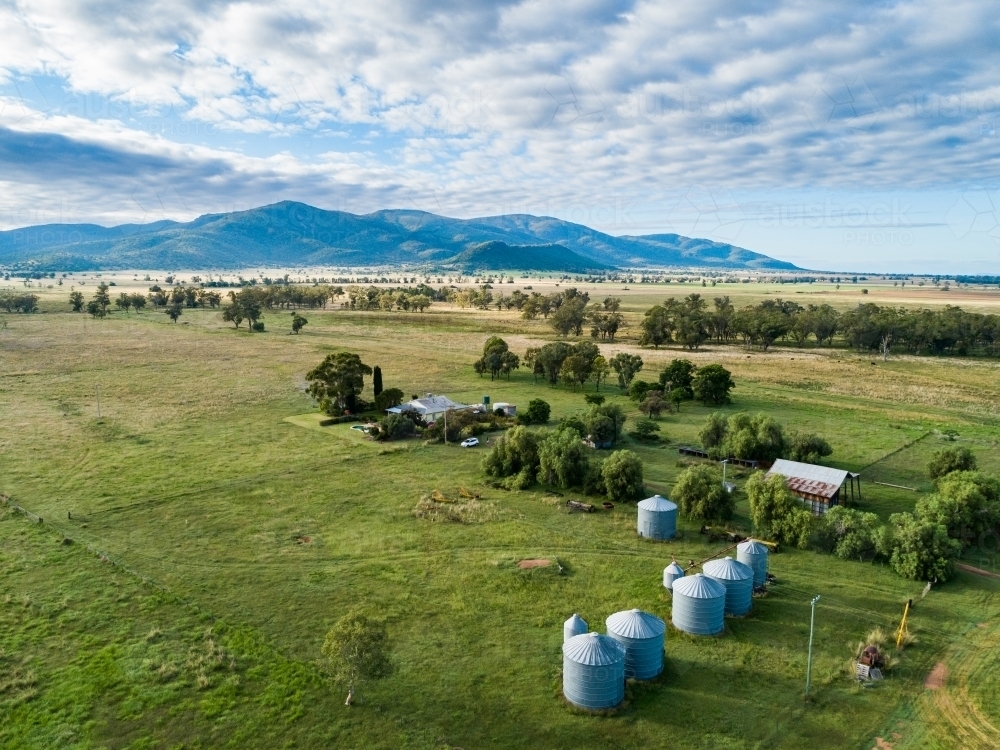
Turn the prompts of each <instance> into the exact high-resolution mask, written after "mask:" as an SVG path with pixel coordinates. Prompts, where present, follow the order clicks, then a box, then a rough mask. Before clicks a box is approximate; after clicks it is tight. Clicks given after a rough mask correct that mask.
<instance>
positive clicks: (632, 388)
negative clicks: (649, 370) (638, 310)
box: [612, 355, 736, 418]
mask: <svg viewBox="0 0 1000 750" xmlns="http://www.w3.org/2000/svg"><path fill="white" fill-rule="evenodd" d="M618 356H619V357H620V356H622V355H618ZM625 356H628V355H625ZM615 359H617V357H615ZM615 364H616V363H615V361H614V359H613V360H612V366H614V365H615ZM638 364H639V367H640V368H641V367H642V361H641V360H639V362H638ZM618 381H619V385H623V384H624V383H625V382H626V381H625V378H624V377H623V376H622V375H621V374H619V378H618ZM626 387H627V388H628V394H629V396H630V397H631V398H632V400H633V401H635V402H637V403H638V404H639V409H640V411H642V412H643V413H644V414H647V415H649V416H650V417H651V418H652V417H654V416H658V415H659V413H660V412H662V411H663V410H664V409H669V408H671V407H673V408H674V409H676V410H678V411H679V410H680V405H681V403H682V402H684V401H689V400H691V399H698V400H699V401H701V402H702V403H703V404H705V405H706V406H710V405H716V406H719V405H722V404H727V403H729V401H730V400H731V399H730V395H729V394H730V392H731V391H732V390H733V388H735V387H736V383H735V382H733V377H732V373H730V372H729V370H727V369H726V368H725V367H723V366H722V365H705V366H704V367H695V365H694V363H693V362H691V361H690V360H686V359H674V360H671V362H670V364H669V365H667V366H666V367H665V368H664V369H663V371H662V372H661V373H660V377H659V382H658V383H650V382H649V381H646V380H636V381H633V382H631V385H628V386H626Z"/></svg>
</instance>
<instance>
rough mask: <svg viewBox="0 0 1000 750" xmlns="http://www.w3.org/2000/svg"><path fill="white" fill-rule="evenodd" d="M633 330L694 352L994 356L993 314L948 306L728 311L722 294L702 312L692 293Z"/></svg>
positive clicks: (768, 306)
mask: <svg viewBox="0 0 1000 750" xmlns="http://www.w3.org/2000/svg"><path fill="white" fill-rule="evenodd" d="M641 330H642V333H641V336H640V339H639V343H640V345H643V346H652V347H654V348H658V347H660V346H663V345H665V344H671V343H672V344H679V345H681V346H684V347H686V348H689V349H697V348H698V347H699V346H701V345H702V344H703V343H705V342H707V341H709V340H714V341H716V342H717V343H720V344H725V343H731V342H734V341H740V342H742V343H743V344H744V345H745V346H748V347H759V348H761V349H763V350H765V351H766V350H767V349H769V348H770V347H771V345H772V344H774V343H775V342H776V341H791V342H793V343H795V344H796V345H797V346H805V345H806V344H807V343H808V342H809V341H810V340H812V341H815V343H816V344H817V345H819V346H829V345H831V344H832V343H833V342H834V339H835V337H839V340H841V341H842V342H843V343H844V344H846V345H847V346H849V347H851V348H854V349H857V350H858V351H877V352H880V353H881V354H882V355H883V356H885V357H887V356H888V355H889V353H890V352H891V351H892V350H893V349H894V348H897V347H898V348H899V349H901V350H903V351H906V352H909V353H911V354H958V355H965V354H974V353H982V354H990V355H995V354H998V353H1000V351H998V346H1000V316H998V315H992V314H991V315H986V314H981V313H971V312H966V311H964V310H962V309H961V308H959V307H953V306H950V305H949V306H947V307H945V308H943V309H941V310H907V309H903V308H894V307H883V306H879V305H876V304H872V303H865V304H860V305H858V306H857V307H856V308H854V309H853V310H849V311H847V312H843V313H841V312H838V311H837V310H835V309H834V308H832V307H831V306H830V305H808V306H802V305H799V304H798V303H796V302H792V301H790V300H782V299H780V298H778V299H773V300H764V301H763V302H760V303H758V304H756V305H747V306H746V307H742V308H740V309H736V307H734V306H733V304H732V302H731V301H730V299H729V297H728V296H725V297H716V298H715V299H714V304H713V306H712V307H711V308H709V305H708V301H707V300H705V299H703V298H702V296H701V295H700V294H690V295H688V296H687V297H685V298H684V299H682V300H678V299H676V298H670V299H668V300H667V301H666V302H664V303H662V304H659V305H654V306H653V307H652V308H650V309H649V310H647V311H646V314H645V316H644V318H643V321H642V323H641Z"/></svg>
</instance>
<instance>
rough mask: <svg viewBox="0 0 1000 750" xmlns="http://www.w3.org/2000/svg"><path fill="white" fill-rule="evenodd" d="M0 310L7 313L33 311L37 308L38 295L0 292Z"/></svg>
mask: <svg viewBox="0 0 1000 750" xmlns="http://www.w3.org/2000/svg"><path fill="white" fill-rule="evenodd" d="M0 310H5V311H6V312H9V313H33V312H35V311H37V310H38V295H37V294H18V293H17V292H0Z"/></svg>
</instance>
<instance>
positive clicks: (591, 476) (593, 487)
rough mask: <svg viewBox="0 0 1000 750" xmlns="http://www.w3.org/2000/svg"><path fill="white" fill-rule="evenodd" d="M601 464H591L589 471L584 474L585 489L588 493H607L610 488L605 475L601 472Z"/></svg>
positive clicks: (588, 467)
mask: <svg viewBox="0 0 1000 750" xmlns="http://www.w3.org/2000/svg"><path fill="white" fill-rule="evenodd" d="M601 468H602V467H601V466H600V465H596V466H595V465H594V464H589V465H588V466H587V471H586V473H584V475H583V491H584V493H585V494H587V495H607V494H608V488H607V487H606V486H605V484H604V475H603V474H602V473H601Z"/></svg>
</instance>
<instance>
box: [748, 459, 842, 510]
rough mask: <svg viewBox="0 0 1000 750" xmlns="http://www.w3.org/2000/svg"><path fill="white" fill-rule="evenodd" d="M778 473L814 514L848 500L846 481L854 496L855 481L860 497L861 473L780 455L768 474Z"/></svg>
mask: <svg viewBox="0 0 1000 750" xmlns="http://www.w3.org/2000/svg"><path fill="white" fill-rule="evenodd" d="M775 474H778V475H780V476H783V477H784V478H785V481H786V482H787V484H788V489H789V490H791V491H792V493H793V494H795V495H797V496H798V497H799V498H800V499H801V500H802V502H804V503H805V504H806V505H808V506H809V509H810V510H811V511H812V513H813V515H814V516H821V515H823V514H824V513H826V512H827V511H828V510H830V508H832V507H833V506H834V505H840V504H841V503H842V502H843V501H844V500H846V492H845V491H844V484H845V483H847V484H848V487H849V489H850V495H851V499H852V500H853V499H854V486H855V481H856V482H857V491H858V494H857V497H858V499H860V498H861V475H860V474H855V473H853V472H850V471H846V470H844V469H831V468H830V467H828V466H817V465H816V464H804V463H802V462H800V461H788V460H786V459H784V458H779V459H778V460H777V461H775V462H774V464H773V465H772V466H771V469H770V471H768V472H767V476H769V477H770V476H773V475H775Z"/></svg>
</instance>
